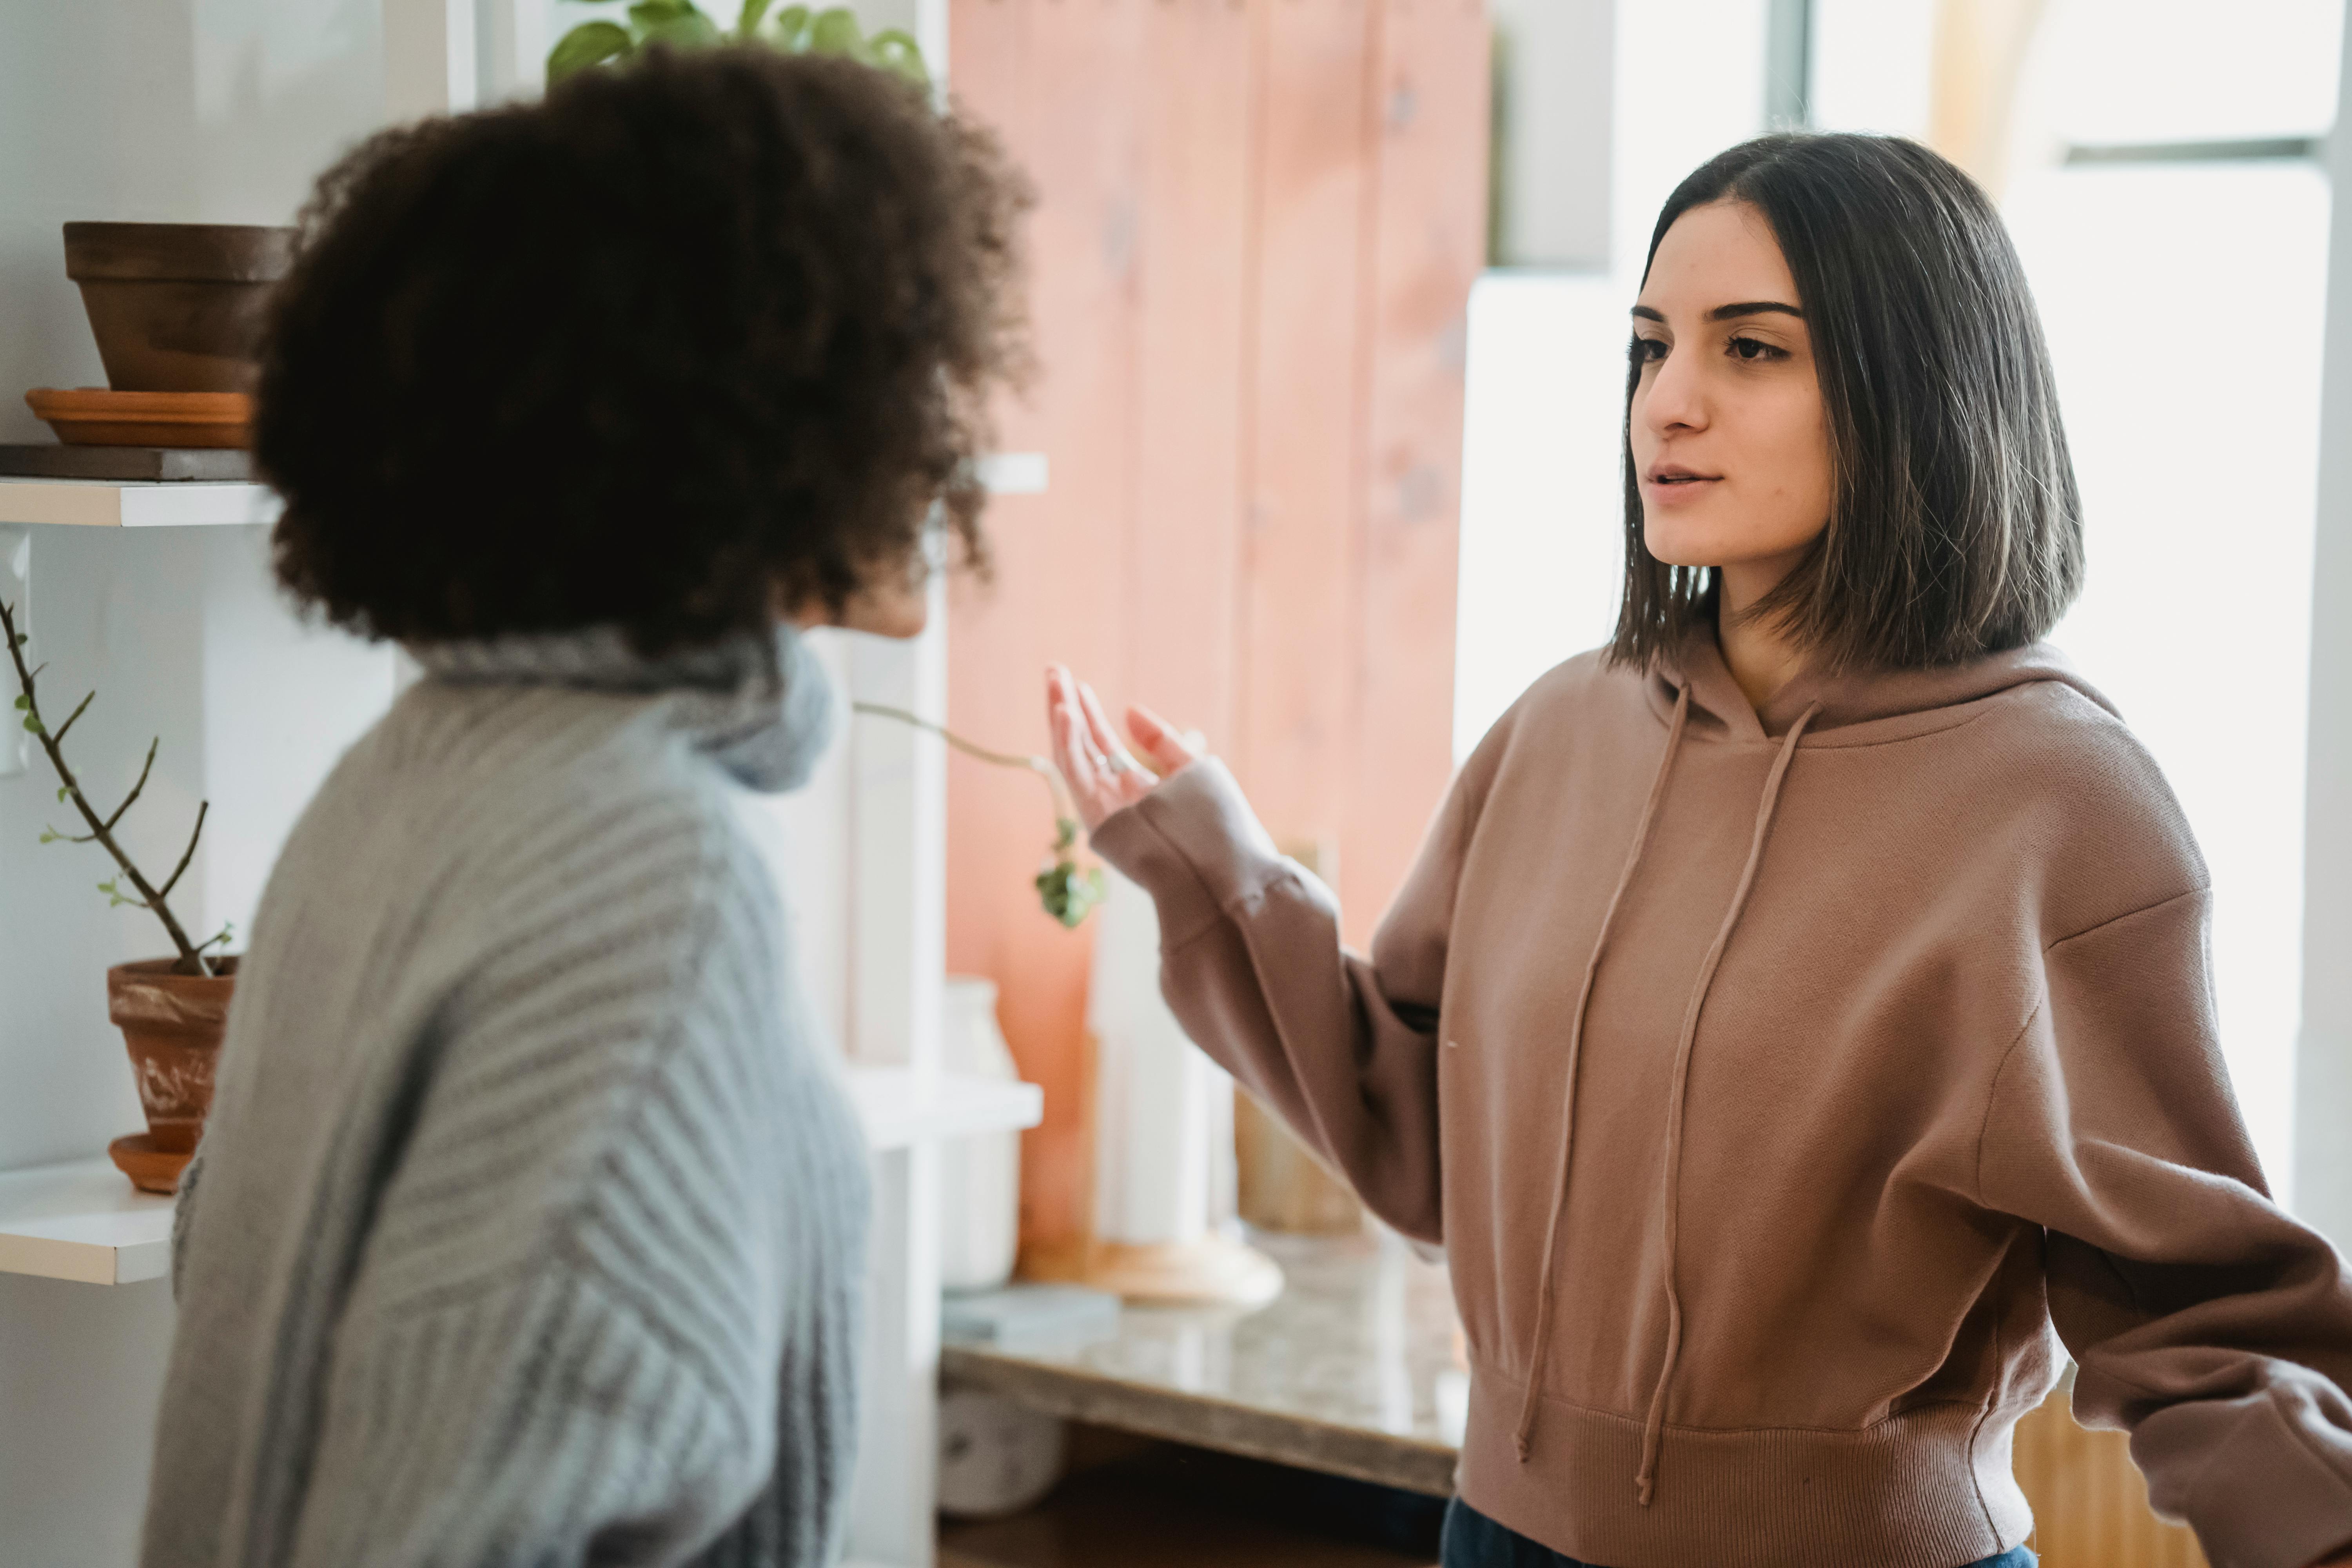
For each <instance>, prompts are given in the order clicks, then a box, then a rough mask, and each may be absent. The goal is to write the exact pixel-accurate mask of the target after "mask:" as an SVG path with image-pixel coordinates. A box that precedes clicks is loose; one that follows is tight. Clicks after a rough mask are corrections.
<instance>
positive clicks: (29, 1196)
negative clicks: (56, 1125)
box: [0, 1160, 172, 1285]
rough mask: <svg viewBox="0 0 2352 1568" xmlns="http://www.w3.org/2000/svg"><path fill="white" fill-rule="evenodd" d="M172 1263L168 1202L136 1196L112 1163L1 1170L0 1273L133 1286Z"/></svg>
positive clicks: (83, 1162) (160, 1273) (79, 1162)
mask: <svg viewBox="0 0 2352 1568" xmlns="http://www.w3.org/2000/svg"><path fill="white" fill-rule="evenodd" d="M171 1266H172V1200H171V1199H170V1198H164V1197H157V1196H155V1195H153V1194H149V1193H142V1192H139V1191H137V1190H136V1189H134V1188H133V1187H132V1186H131V1183H130V1182H129V1180H128V1179H126V1178H125V1177H124V1176H123V1174H122V1173H121V1172H120V1171H118V1170H116V1169H115V1168H114V1164H113V1162H111V1161H110V1160H76V1161H74V1162H72V1163H68V1164H63V1165H37V1166H35V1167H34V1168H32V1169H31V1170H26V1171H7V1172H0V1274H35V1275H38V1276H40V1277H41V1278H43V1279H74V1280H79V1281H80V1282H81V1283H83V1284H85V1285H131V1284H135V1283H137V1282H138V1281H139V1280H142V1279H161V1278H162V1277H163V1274H164V1272H165V1271H166V1270H167V1269H169V1268H171Z"/></svg>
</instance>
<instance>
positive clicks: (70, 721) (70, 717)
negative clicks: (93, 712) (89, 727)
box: [57, 691, 98, 746]
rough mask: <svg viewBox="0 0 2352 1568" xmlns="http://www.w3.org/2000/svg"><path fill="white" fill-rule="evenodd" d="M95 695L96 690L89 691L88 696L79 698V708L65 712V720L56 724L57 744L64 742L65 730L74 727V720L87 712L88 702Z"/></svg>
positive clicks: (96, 694)
mask: <svg viewBox="0 0 2352 1568" xmlns="http://www.w3.org/2000/svg"><path fill="white" fill-rule="evenodd" d="M97 697H98V693H97V692H95V691H93V692H91V693H90V694H89V696H88V697H85V698H83V699H82V700H81V706H80V707H79V708H77V709H75V710H73V711H72V712H70V713H68V714H67V715H66V721H65V722H64V723H62V724H60V725H58V736H57V740H58V745H60V746H62V745H64V744H65V743H66V731H68V730H71V729H72V728H73V727H74V722H75V721H76V720H79V718H80V717H81V716H82V715H83V714H84V713H87V712H89V705H90V703H91V702H92V701H94V700H96V699H97Z"/></svg>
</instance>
